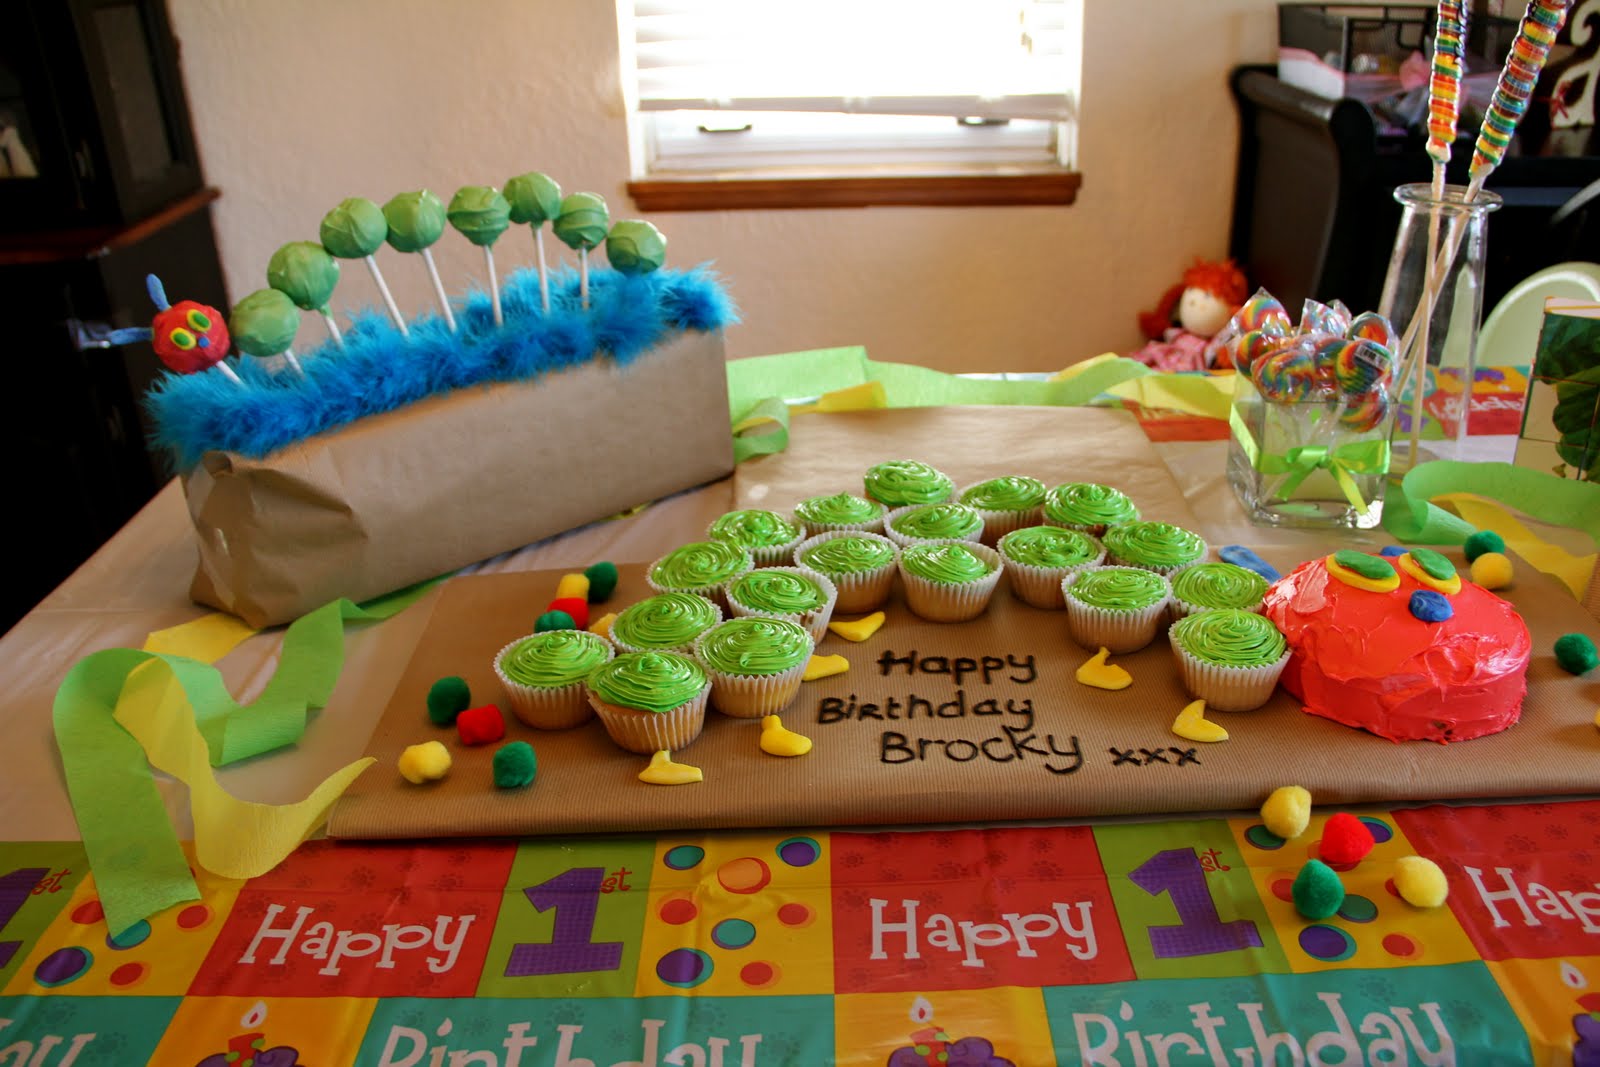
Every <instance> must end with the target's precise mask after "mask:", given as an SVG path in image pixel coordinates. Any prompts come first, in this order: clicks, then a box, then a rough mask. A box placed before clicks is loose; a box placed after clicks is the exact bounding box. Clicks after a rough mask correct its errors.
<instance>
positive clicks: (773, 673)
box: [694, 616, 815, 719]
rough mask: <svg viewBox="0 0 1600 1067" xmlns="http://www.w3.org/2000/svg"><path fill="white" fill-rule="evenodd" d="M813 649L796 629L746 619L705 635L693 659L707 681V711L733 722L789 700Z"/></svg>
mask: <svg viewBox="0 0 1600 1067" xmlns="http://www.w3.org/2000/svg"><path fill="white" fill-rule="evenodd" d="M814 647H815V642H814V641H813V640H812V639H811V635H810V634H808V633H807V632H806V631H805V629H804V628H803V627H801V626H800V625H799V624H797V623H794V622H790V621H789V620H788V619H772V618H759V617H755V616H750V617H746V618H739V619H729V620H728V621H727V622H725V623H722V624H721V625H719V626H717V627H715V628H714V629H711V630H708V631H706V633H705V634H703V635H702V636H701V638H700V640H699V641H698V642H697V643H696V644H695V649H694V655H695V659H696V660H698V661H699V662H700V665H701V666H702V667H704V668H705V670H706V674H707V675H708V676H709V677H710V679H711V706H712V707H714V708H716V709H717V710H718V711H720V712H722V714H724V715H729V716H732V717H733V718H736V719H759V718H761V717H762V716H764V715H773V714H776V713H777V712H780V711H782V710H783V709H784V708H786V707H788V706H789V704H790V702H791V701H793V700H794V698H795V694H796V693H798V692H800V682H801V680H802V678H803V676H804V675H805V672H806V664H807V663H808V662H810V660H811V650H812V649H813V648H814Z"/></svg>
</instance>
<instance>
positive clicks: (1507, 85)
mask: <svg viewBox="0 0 1600 1067" xmlns="http://www.w3.org/2000/svg"><path fill="white" fill-rule="evenodd" d="M1570 5H1571V0H1533V2H1532V3H1530V4H1529V5H1528V13H1527V14H1526V15H1524V16H1523V17H1522V26H1521V28H1520V29H1518V31H1517V39H1516V40H1515V41H1514V42H1512V45H1511V54H1510V55H1508V56H1507V57H1506V66H1505V69H1504V70H1502V71H1501V72H1500V83H1499V84H1498V85H1496V86H1495V87H1494V99H1493V100H1492V101H1491V102H1490V104H1489V110H1488V113H1487V114H1485V115H1484V116H1483V128H1482V129H1481V130H1479V131H1478V144H1477V147H1476V148H1475V149H1474V150H1473V153H1472V166H1471V167H1470V168H1469V169H1468V171H1467V174H1468V176H1469V177H1470V178H1471V179H1472V181H1473V183H1474V184H1475V185H1479V186H1481V185H1482V184H1483V179H1484V178H1487V177H1488V176H1489V172H1490V171H1492V170H1494V168H1496V167H1498V166H1499V165H1500V161H1501V160H1503V159H1505V155H1506V146H1507V145H1508V144H1510V143H1511V135H1512V134H1513V133H1515V132H1516V129H1517V123H1518V122H1521V121H1522V116H1523V114H1524V113H1525V112H1526V111H1527V110H1528V101H1529V100H1530V99H1531V98H1532V97H1533V87H1534V85H1535V84H1537V83H1538V81H1539V72H1540V71H1541V70H1543V69H1544V61H1545V59H1546V58H1548V57H1549V55H1550V46H1551V45H1552V44H1554V43H1555V39H1556V34H1558V33H1560V32H1561V24H1562V23H1563V22H1565V21H1566V18H1567V8H1568V7H1569V6H1570Z"/></svg>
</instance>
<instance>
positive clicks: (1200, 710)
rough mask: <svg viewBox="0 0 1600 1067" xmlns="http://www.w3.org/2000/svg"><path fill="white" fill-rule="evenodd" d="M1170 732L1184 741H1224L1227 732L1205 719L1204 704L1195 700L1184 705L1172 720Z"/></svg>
mask: <svg viewBox="0 0 1600 1067" xmlns="http://www.w3.org/2000/svg"><path fill="white" fill-rule="evenodd" d="M1172 732H1173V733H1175V734H1177V735H1178V736H1179V737H1181V738H1183V739H1184V740H1185V741H1208V742H1209V741H1226V740H1227V739H1228V731H1226V730H1224V729H1223V728H1222V727H1220V726H1218V725H1217V724H1216V723H1214V722H1212V721H1211V720H1210V719H1208V718H1206V702H1205V701H1204V700H1195V701H1191V702H1190V703H1188V704H1186V705H1184V709H1183V710H1182V711H1180V712H1178V717H1177V718H1176V719H1173V720H1172Z"/></svg>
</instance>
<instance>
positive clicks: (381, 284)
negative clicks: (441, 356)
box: [366, 256, 411, 337]
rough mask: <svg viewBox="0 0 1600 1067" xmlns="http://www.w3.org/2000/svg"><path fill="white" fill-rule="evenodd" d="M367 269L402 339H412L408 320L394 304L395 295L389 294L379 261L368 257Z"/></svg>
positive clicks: (387, 284)
mask: <svg viewBox="0 0 1600 1067" xmlns="http://www.w3.org/2000/svg"><path fill="white" fill-rule="evenodd" d="M366 259H367V269H368V270H370V271H371V272H372V280H373V281H375V282H377V283H378V292H380V293H382V294H383V304H384V306H385V307H387V308H388V309H389V317H390V318H391V319H393V320H394V325H395V328H396V329H398V330H399V331H400V336H401V337H410V336H411V331H410V330H408V329H406V320H405V319H404V318H402V317H401V316H400V308H399V306H398V305H397V304H395V302H394V294H393V293H391V292H389V283H388V282H386V281H384V280H383V271H381V270H379V269H378V261H377V260H375V259H373V258H372V257H371V256H367V257H366Z"/></svg>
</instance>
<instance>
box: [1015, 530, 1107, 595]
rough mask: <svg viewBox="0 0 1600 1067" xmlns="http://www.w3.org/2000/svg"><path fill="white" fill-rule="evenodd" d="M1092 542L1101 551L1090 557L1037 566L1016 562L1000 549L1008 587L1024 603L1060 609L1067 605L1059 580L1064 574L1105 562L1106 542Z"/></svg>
mask: <svg viewBox="0 0 1600 1067" xmlns="http://www.w3.org/2000/svg"><path fill="white" fill-rule="evenodd" d="M1095 544H1096V545H1098V546H1099V548H1100V551H1099V552H1097V553H1095V557H1094V558H1093V559H1091V560H1085V561H1084V562H1082V563H1074V564H1072V565H1070V566H1067V567H1039V566H1035V565H1034V564H1032V563H1018V562H1017V561H1016V560H1014V559H1012V558H1011V557H1009V556H1007V555H1006V554H1005V553H1004V552H1002V553H1000V558H1001V560H1003V561H1004V562H1005V568H1006V575H1007V577H1008V578H1009V580H1010V582H1011V591H1012V592H1013V593H1015V594H1016V596H1017V599H1018V600H1020V601H1022V602H1023V603H1024V604H1031V605H1033V606H1034V607H1036V608H1044V609H1045V610H1046V611H1060V610H1062V609H1063V608H1065V607H1066V597H1065V596H1064V594H1063V593H1062V582H1063V581H1065V580H1066V578H1067V576H1068V575H1074V574H1077V573H1078V572H1079V571H1086V570H1092V569H1093V568H1095V567H1098V566H1100V564H1101V563H1103V562H1105V558H1106V550H1105V546H1104V545H1101V544H1100V542H1099V541H1096V542H1095Z"/></svg>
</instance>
